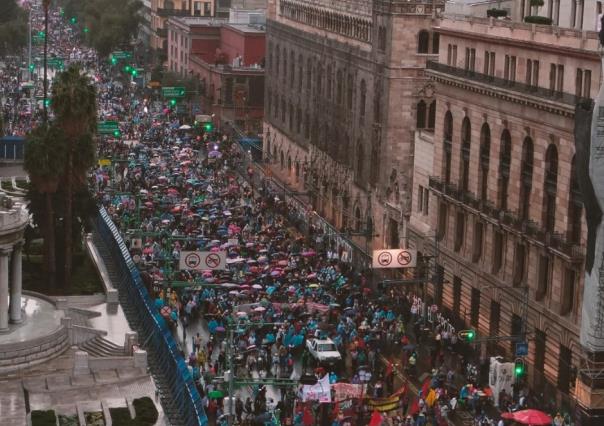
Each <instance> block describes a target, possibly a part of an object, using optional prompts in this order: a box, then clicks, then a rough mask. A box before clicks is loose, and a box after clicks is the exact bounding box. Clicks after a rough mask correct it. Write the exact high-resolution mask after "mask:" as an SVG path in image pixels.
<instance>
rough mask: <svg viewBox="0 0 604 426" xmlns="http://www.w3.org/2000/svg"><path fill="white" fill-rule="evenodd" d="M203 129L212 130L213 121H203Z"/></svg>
mask: <svg viewBox="0 0 604 426" xmlns="http://www.w3.org/2000/svg"><path fill="white" fill-rule="evenodd" d="M203 130H205V131H206V132H211V131H213V130H214V123H210V122H207V123H203Z"/></svg>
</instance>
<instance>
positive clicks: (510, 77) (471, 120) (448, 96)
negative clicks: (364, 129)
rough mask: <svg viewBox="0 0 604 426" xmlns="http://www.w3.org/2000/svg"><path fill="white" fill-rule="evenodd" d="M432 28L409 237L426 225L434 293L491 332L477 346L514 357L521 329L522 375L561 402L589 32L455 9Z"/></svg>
mask: <svg viewBox="0 0 604 426" xmlns="http://www.w3.org/2000/svg"><path fill="white" fill-rule="evenodd" d="M434 30H435V32H437V33H438V34H440V54H439V57H438V61H430V62H428V64H427V73H428V75H429V76H430V77H431V78H432V80H433V81H434V83H435V90H436V119H435V126H434V133H433V139H432V142H433V149H434V156H433V162H431V163H429V164H428V163H427V164H428V165H427V166H426V168H428V169H431V173H432V176H430V177H429V179H428V182H425V180H426V179H425V178H424V179H423V181H422V180H421V179H420V178H418V179H417V182H414V202H413V205H414V206H415V207H416V209H415V210H417V212H420V211H422V210H421V209H422V208H423V205H424V204H426V207H425V208H426V213H427V217H428V218H429V219H428V220H425V217H426V216H425V215H424V216H423V217H424V220H420V219H421V217H419V213H414V216H418V217H417V220H412V221H411V226H410V229H409V234H410V240H411V246H415V247H417V248H418V249H421V246H422V244H424V242H425V238H426V235H428V234H430V232H433V233H435V238H436V239H437V241H438V246H439V253H438V257H439V263H440V266H441V267H442V268H443V269H444V280H443V281H444V282H443V283H442V285H433V286H431V292H432V295H433V297H434V299H435V300H436V303H438V304H440V305H442V306H443V307H444V309H445V311H446V312H447V314H448V315H449V316H450V317H452V318H455V319H457V321H458V324H460V326H462V324H463V326H464V327H471V328H475V329H476V330H478V332H479V335H482V336H489V337H490V338H492V340H491V341H489V342H488V343H483V354H488V355H490V356H492V355H493V354H494V353H496V352H500V353H505V354H507V355H509V356H512V359H513V356H514V345H515V343H514V340H515V337H520V336H524V337H526V340H528V342H529V353H528V356H527V357H526V360H527V361H528V365H529V379H528V380H529V384H530V385H531V387H533V388H535V389H537V390H538V391H541V392H543V393H544V395H548V396H551V397H552V398H553V397H554V396H556V395H557V396H558V401H557V403H558V404H560V401H566V402H568V403H569V404H571V405H572V404H573V402H572V401H574V397H577V396H580V395H578V394H579V393H581V392H578V390H577V389H576V387H577V388H580V387H581V386H580V385H577V386H576V383H577V384H580V381H576V380H575V379H576V377H577V372H579V371H581V369H582V368H583V367H582V366H584V365H585V364H584V361H585V360H584V355H583V351H582V348H581V346H580V344H579V326H580V322H581V295H582V285H583V275H584V268H583V262H584V253H585V241H586V226H585V223H584V212H583V204H582V200H581V192H580V190H579V186H578V182H577V179H576V170H575V160H574V158H575V145H574V144H575V141H574V133H573V132H574V111H575V105H576V104H577V102H579V101H580V100H582V99H585V98H594V97H595V96H596V94H597V91H598V89H599V84H600V78H601V75H600V74H601V70H600V60H599V59H600V57H599V54H598V40H597V34H596V33H595V32H586V31H580V30H574V29H561V28H558V27H551V26H543V25H529V24H523V23H518V22H512V21H505V20H497V19H492V18H491V19H489V18H477V17H460V16H455V17H451V16H449V17H447V16H445V18H444V19H442V20H441V21H440V23H439V24H438V26H436V27H435V28H434ZM426 185H427V187H428V188H429V191H427V190H426ZM420 197H421V199H422V201H421V202H420ZM426 198H427V199H428V200H427V201H426ZM426 223H429V225H430V226H429V228H430V229H429V230H427V228H426V226H425V224H426ZM487 349H488V351H487ZM583 393H584V392H583ZM579 402H580V403H581V404H582V405H583V403H584V401H582V400H581V397H579ZM590 405H591V403H587V406H588V408H590V407H589V406H590ZM558 406H559V405H558ZM603 407H604V405H603ZM571 408H572V407H571ZM591 408H594V407H591ZM601 408H602V407H601ZM594 424H595V423H594Z"/></svg>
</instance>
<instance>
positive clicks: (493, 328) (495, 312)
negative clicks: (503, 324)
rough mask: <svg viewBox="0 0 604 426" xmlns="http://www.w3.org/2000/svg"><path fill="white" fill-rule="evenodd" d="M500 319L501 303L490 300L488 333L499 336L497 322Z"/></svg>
mask: <svg viewBox="0 0 604 426" xmlns="http://www.w3.org/2000/svg"><path fill="white" fill-rule="evenodd" d="M500 320H501V304H499V302H495V301H494V300H492V301H491V315H490V318H489V335H490V336H499V322H500Z"/></svg>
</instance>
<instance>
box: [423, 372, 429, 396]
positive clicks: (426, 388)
mask: <svg viewBox="0 0 604 426" xmlns="http://www.w3.org/2000/svg"><path fill="white" fill-rule="evenodd" d="M429 390H430V378H429V377H427V378H426V380H424V384H423V385H422V398H426V395H428V391H429Z"/></svg>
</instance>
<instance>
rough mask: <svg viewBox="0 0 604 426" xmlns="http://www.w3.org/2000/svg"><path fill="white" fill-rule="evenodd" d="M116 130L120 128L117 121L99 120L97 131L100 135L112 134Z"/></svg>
mask: <svg viewBox="0 0 604 426" xmlns="http://www.w3.org/2000/svg"><path fill="white" fill-rule="evenodd" d="M116 130H119V124H118V122H117V121H99V122H98V124H97V132H98V133H99V134H100V135H112V134H113V133H114V132H115V131H116Z"/></svg>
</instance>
